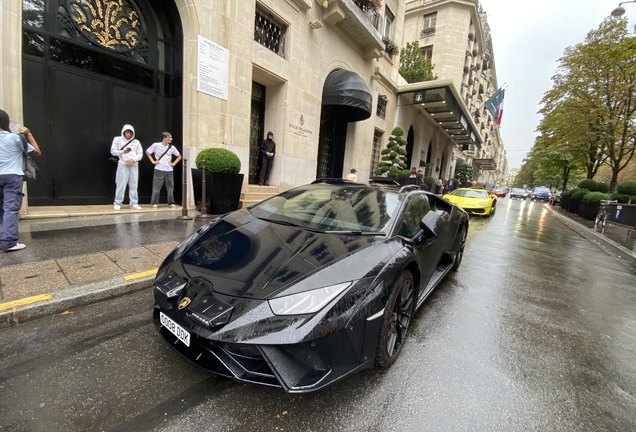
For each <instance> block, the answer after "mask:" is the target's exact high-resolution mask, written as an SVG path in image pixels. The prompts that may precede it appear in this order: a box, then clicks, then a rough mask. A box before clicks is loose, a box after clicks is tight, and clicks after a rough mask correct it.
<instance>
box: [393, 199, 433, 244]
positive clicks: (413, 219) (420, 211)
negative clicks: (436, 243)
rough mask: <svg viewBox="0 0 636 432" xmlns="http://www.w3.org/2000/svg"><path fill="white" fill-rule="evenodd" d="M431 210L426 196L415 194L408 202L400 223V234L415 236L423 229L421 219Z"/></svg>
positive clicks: (409, 236)
mask: <svg viewBox="0 0 636 432" xmlns="http://www.w3.org/2000/svg"><path fill="white" fill-rule="evenodd" d="M430 211H431V205H430V203H429V202H428V198H426V196H424V195H413V196H412V197H411V198H410V199H409V202H408V203H407V204H406V208H405V210H404V215H403V216H402V220H401V221H400V224H399V227H400V231H399V234H400V235H401V236H404V237H408V238H413V237H415V236H416V235H417V234H418V233H419V232H420V231H421V230H422V228H421V227H420V221H421V220H422V218H423V217H424V215H425V214H426V213H428V212H430Z"/></svg>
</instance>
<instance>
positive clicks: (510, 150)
mask: <svg viewBox="0 0 636 432" xmlns="http://www.w3.org/2000/svg"><path fill="white" fill-rule="evenodd" d="M480 1H481V5H482V7H483V9H484V10H485V11H486V13H487V15H488V24H489V25H490V29H491V33H492V39H493V48H494V52H495V66H496V68H497V81H498V83H499V85H500V86H501V85H503V84H504V83H505V84H506V85H507V86H508V89H507V91H506V96H505V99H504V114H503V118H502V121H501V137H502V139H503V142H504V147H505V148H506V152H507V157H508V168H510V169H512V168H519V167H520V166H521V162H522V161H523V158H524V157H525V156H526V153H527V152H528V151H529V150H530V149H531V148H532V145H533V144H534V138H535V136H536V134H535V132H534V131H535V129H536V128H537V125H538V124H539V120H540V116H539V115H538V114H537V111H538V110H539V102H540V101H541V98H542V97H543V94H544V93H545V92H546V91H548V90H549V89H550V88H552V79H551V78H552V76H553V75H554V74H555V73H556V70H557V66H558V60H559V58H560V57H561V56H562V55H563V51H564V49H565V48H566V47H568V46H573V45H576V44H577V43H580V42H583V40H584V39H585V36H586V35H587V33H588V32H589V31H590V30H592V29H595V28H598V26H599V24H600V23H601V22H602V21H603V19H604V18H605V17H607V16H609V15H610V13H611V12H612V10H613V9H614V8H616V7H617V6H618V3H619V1H615V0H533V1H523V0H480ZM623 7H624V8H625V10H626V13H625V16H626V17H627V18H628V19H629V22H630V28H633V22H634V20H636V3H631V4H625V5H623Z"/></svg>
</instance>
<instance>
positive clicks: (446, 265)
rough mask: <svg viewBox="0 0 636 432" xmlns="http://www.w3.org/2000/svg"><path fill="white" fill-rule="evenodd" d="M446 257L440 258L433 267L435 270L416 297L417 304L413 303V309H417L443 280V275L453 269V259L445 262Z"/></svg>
mask: <svg viewBox="0 0 636 432" xmlns="http://www.w3.org/2000/svg"><path fill="white" fill-rule="evenodd" d="M446 257H447V256H445V258H444V259H442V261H441V262H440V263H439V264H438V265H437V267H436V268H435V272H434V273H433V276H431V280H430V281H429V282H428V284H427V285H426V288H424V289H423V290H422V291H421V292H420V295H419V297H418V299H417V304H416V305H415V309H416V310H417V309H419V308H420V306H421V305H422V303H424V301H425V300H426V299H427V298H428V296H429V295H430V294H431V293H432V292H433V290H434V289H435V287H436V286H437V285H439V283H440V282H441V281H442V280H444V276H446V275H447V274H448V273H449V272H450V271H451V270H452V269H453V262H454V259H451V260H450V262H446V261H447V260H446Z"/></svg>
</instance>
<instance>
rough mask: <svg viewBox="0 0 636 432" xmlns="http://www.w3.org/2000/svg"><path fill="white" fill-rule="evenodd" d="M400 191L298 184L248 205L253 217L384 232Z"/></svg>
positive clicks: (328, 228) (323, 228) (323, 227)
mask: <svg viewBox="0 0 636 432" xmlns="http://www.w3.org/2000/svg"><path fill="white" fill-rule="evenodd" d="M398 204H399V194H398V193H397V192H388V191H385V190H379V189H375V188H370V187H367V186H361V185H348V184H347V185H332V184H316V185H306V186H300V187H297V188H294V189H290V190H288V191H286V192H283V193H281V194H279V195H276V196H274V197H272V198H270V199H268V200H266V201H264V202H262V203H260V204H257V205H255V206H253V207H251V208H250V212H251V213H252V215H254V216H255V217H258V218H261V219H267V220H270V221H273V222H279V223H290V224H294V225H297V226H299V227H304V228H309V229H314V230H320V231H361V232H378V233H380V232H383V231H384V229H385V228H386V227H387V226H388V224H389V222H390V220H391V218H392V217H393V216H394V215H395V212H396V209H397V208H398Z"/></svg>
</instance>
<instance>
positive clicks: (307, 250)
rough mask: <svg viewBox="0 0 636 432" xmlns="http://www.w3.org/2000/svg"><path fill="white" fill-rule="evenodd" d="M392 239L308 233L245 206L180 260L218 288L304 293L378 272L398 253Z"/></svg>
mask: <svg viewBox="0 0 636 432" xmlns="http://www.w3.org/2000/svg"><path fill="white" fill-rule="evenodd" d="M388 243H391V242H390V241H386V239H385V238H384V237H374V236H356V235H337V234H323V233H316V232H311V231H305V230H302V229H299V228H296V227H291V226H285V225H280V224H276V223H272V222H268V221H265V220H262V219H258V218H255V217H253V216H252V215H251V214H250V213H249V212H248V211H247V210H244V211H238V212H234V213H231V214H229V215H227V216H225V217H224V218H222V219H221V220H220V221H219V222H217V223H216V224H215V225H214V226H212V227H211V228H210V229H208V230H207V231H205V232H204V233H203V234H202V235H201V237H200V238H198V239H197V240H196V241H195V242H194V243H193V244H192V246H190V247H189V248H188V249H187V250H186V252H185V253H184V254H183V255H182V256H181V257H180V259H181V263H182V264H183V268H184V270H185V272H186V273H187V275H188V276H189V277H191V278H193V277H204V278H206V279H207V280H209V281H210V282H211V283H212V285H213V291H215V292H219V293H222V294H226V295H229V296H234V297H244V298H251V299H266V298H271V297H274V296H276V294H278V293H280V292H281V291H283V290H287V289H288V288H290V287H292V286H293V289H292V290H291V291H290V292H300V291H307V290H311V289H315V288H320V287H325V286H330V285H333V284H337V283H341V282H345V281H351V280H357V279H361V278H364V277H370V276H375V275H376V274H377V273H378V272H379V271H380V270H381V268H382V267H383V262H385V260H386V259H388V257H390V256H392V255H393V254H394V253H395V252H396V246H395V245H393V246H388ZM393 243H395V242H393ZM286 294H287V292H286Z"/></svg>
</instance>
